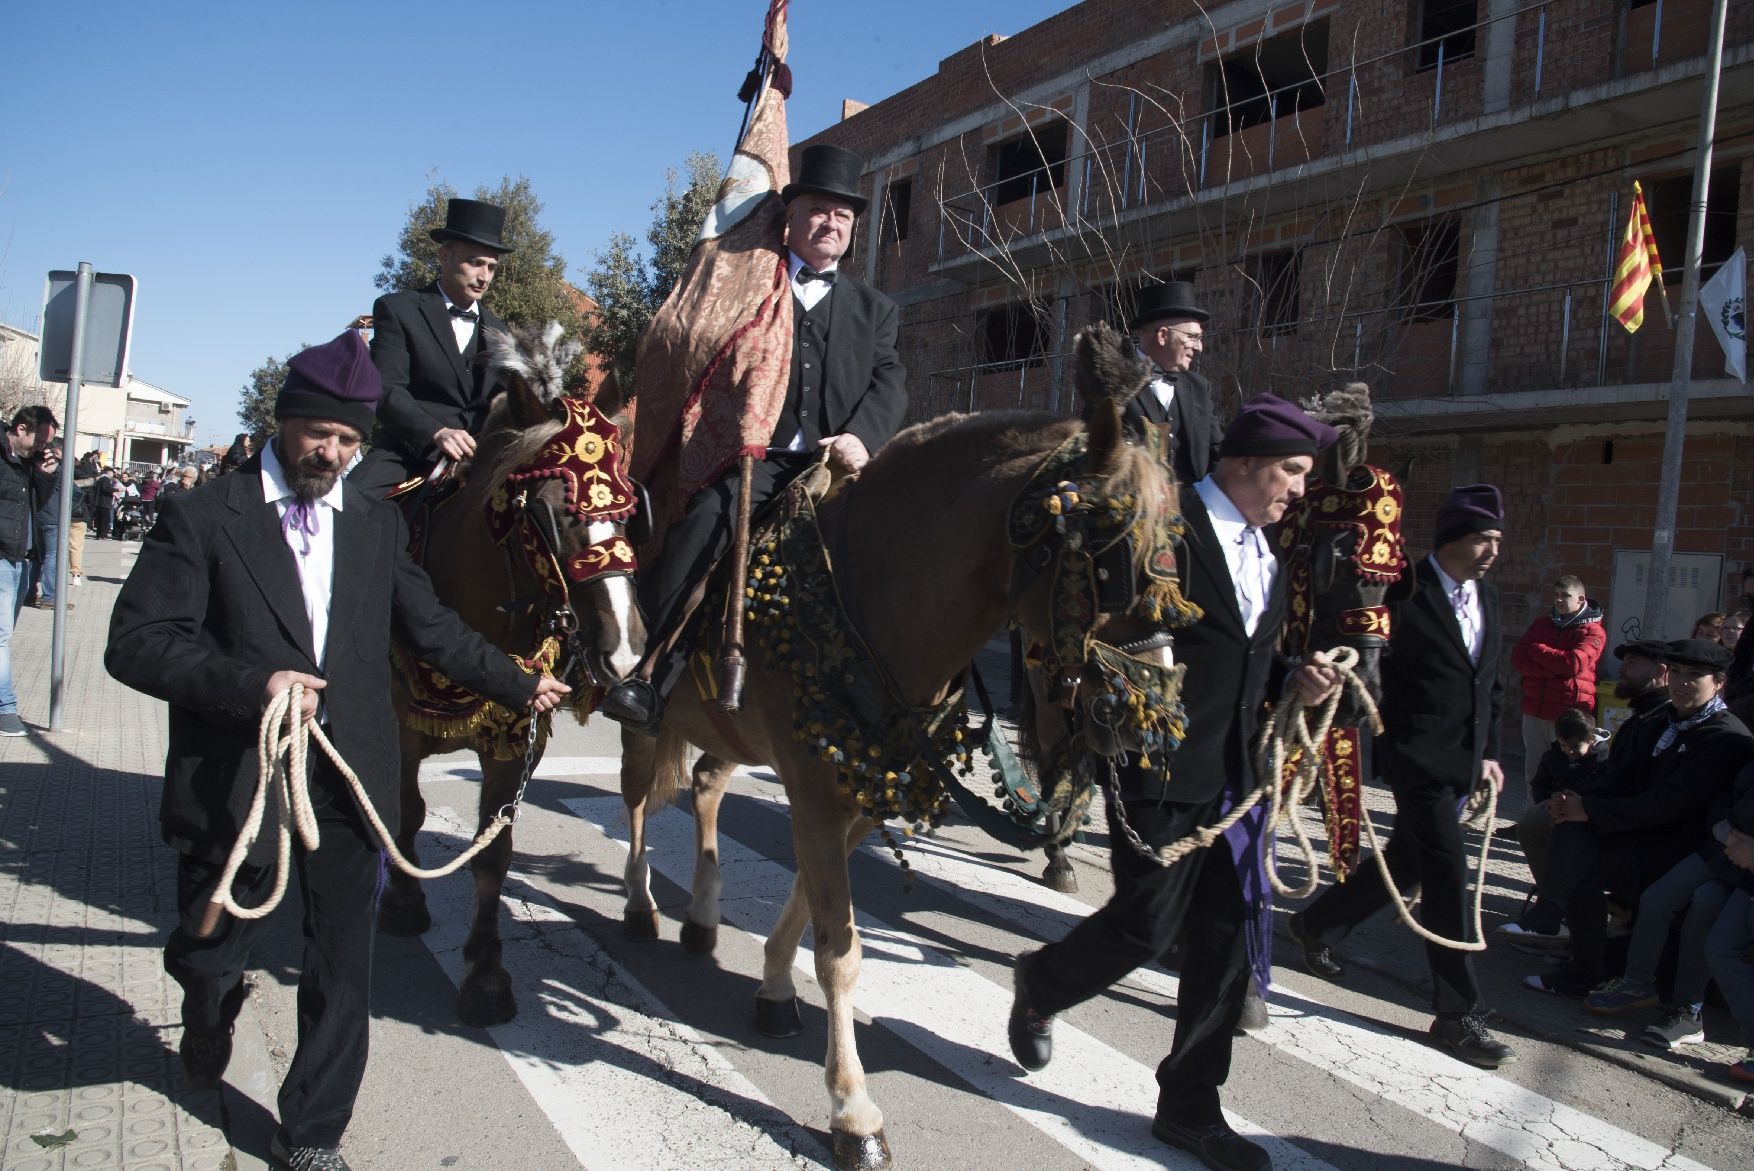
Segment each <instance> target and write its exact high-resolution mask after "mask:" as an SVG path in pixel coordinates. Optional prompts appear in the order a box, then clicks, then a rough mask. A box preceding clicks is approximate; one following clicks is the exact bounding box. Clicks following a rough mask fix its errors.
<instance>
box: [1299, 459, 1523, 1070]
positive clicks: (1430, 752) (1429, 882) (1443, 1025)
mask: <svg viewBox="0 0 1754 1171" xmlns="http://www.w3.org/2000/svg"><path fill="white" fill-rule="evenodd" d="M1503 541H1504V500H1503V498H1502V497H1501V496H1500V495H1499V492H1498V489H1497V488H1495V487H1493V486H1492V485H1491V484H1470V485H1468V486H1466V487H1463V488H1457V489H1455V490H1454V491H1452V492H1451V493H1450V494H1449V498H1448V499H1446V500H1445V501H1444V502H1443V505H1442V506H1441V507H1440V508H1438V510H1437V533H1436V540H1435V541H1434V542H1433V545H1434V546H1435V552H1433V553H1432V554H1431V556H1429V557H1427V558H1426V559H1425V560H1424V561H1421V562H1420V563H1419V566H1418V568H1417V569H1416V570H1415V579H1414V588H1413V595H1412V597H1411V598H1410V599H1408V600H1406V601H1404V602H1402V603H1399V604H1397V605H1395V606H1394V607H1393V609H1392V611H1391V614H1390V618H1391V620H1392V623H1393V626H1392V633H1391V634H1390V635H1389V653H1388V654H1387V655H1385V656H1383V667H1382V695H1383V700H1382V718H1383V725H1384V729H1383V733H1382V735H1380V736H1378V737H1377V738H1376V741H1375V754H1376V764H1377V768H1378V770H1379V771H1380V773H1381V775H1382V777H1383V779H1384V780H1386V781H1387V782H1388V783H1389V789H1390V790H1391V791H1392V792H1393V793H1394V795H1395V828H1394V835H1393V836H1392V837H1391V838H1390V839H1389V844H1388V846H1387V847H1386V848H1385V851H1384V859H1385V861H1387V863H1388V868H1389V873H1390V874H1392V875H1393V876H1394V879H1395V884H1396V885H1397V886H1398V887H1399V888H1400V889H1401V890H1403V891H1405V890H1411V889H1412V888H1413V887H1414V886H1419V887H1421V889H1422V892H1423V893H1422V894H1421V895H1420V902H1419V915H1420V919H1421V920H1422V922H1423V924H1424V926H1425V927H1426V929H1428V930H1430V931H1432V932H1435V933H1436V934H1438V935H1440V936H1442V937H1444V938H1445V939H1456V940H1460V939H1465V938H1466V937H1467V936H1468V934H1469V932H1470V930H1471V927H1470V925H1469V922H1468V915H1467V898H1468V858H1467V850H1466V847H1465V846H1464V844H1463V841H1462V828H1461V822H1460V820H1459V819H1458V817H1457V809H1458V806H1459V804H1460V802H1461V801H1462V800H1463V799H1464V798H1466V797H1467V796H1468V794H1469V793H1470V792H1472V791H1473V789H1474V786H1475V785H1477V784H1488V785H1492V786H1494V787H1495V788H1499V789H1502V788H1503V786H1504V770H1503V769H1502V768H1500V767H1499V764H1498V723H1499V709H1500V705H1501V702H1502V693H1503V685H1502V684H1501V683H1500V682H1499V678H1498V664H1499V659H1500V657H1501V656H1500V646H1499V643H1500V641H1501V635H1500V630H1501V628H1500V626H1499V618H1498V590H1497V587H1495V586H1493V585H1492V584H1491V583H1490V582H1488V581H1486V580H1485V577H1486V572H1487V571H1488V570H1489V569H1491V568H1492V565H1493V563H1494V562H1496V561H1497V560H1498V552H1499V548H1500V547H1501V545H1502V543H1503ZM1388 903H1389V891H1388V888H1387V887H1385V886H1384V885H1383V879H1382V872H1381V870H1380V869H1379V868H1378V867H1377V866H1376V865H1375V864H1374V863H1360V864H1359V869H1358V872H1357V873H1356V874H1354V875H1353V876H1352V877H1351V878H1349V879H1347V880H1346V881H1345V882H1343V883H1340V884H1338V885H1336V886H1331V887H1329V888H1328V889H1327V890H1326V891H1324V892H1323V893H1322V895H1321V897H1320V898H1318V899H1316V901H1315V902H1313V903H1311V904H1310V905H1309V906H1308V907H1305V908H1304V909H1303V911H1302V912H1300V913H1298V914H1294V915H1292V916H1291V921H1290V927H1291V937H1292V938H1293V939H1294V940H1296V941H1297V943H1298V945H1299V946H1300V947H1301V948H1302V950H1303V963H1304V967H1305V968H1306V969H1308V970H1309V972H1310V973H1311V974H1312V975H1315V976H1319V977H1321V978H1322V979H1324V980H1332V981H1334V982H1336V983H1337V982H1339V981H1340V980H1341V979H1343V978H1344V977H1345V974H1346V969H1345V968H1344V967H1342V966H1341V965H1340V963H1339V962H1338V961H1337V960H1335V959H1334V957H1333V953H1332V950H1331V948H1332V945H1333V944H1336V943H1338V942H1340V940H1342V939H1344V938H1345V937H1346V934H1347V933H1348V932H1350V931H1351V930H1352V929H1353V928H1354V927H1356V926H1358V925H1359V924H1360V923H1362V922H1364V921H1365V920H1366V919H1368V918H1370V917H1371V916H1372V915H1374V914H1376V912H1378V911H1380V910H1382V909H1383V908H1384V907H1386V906H1388ZM1425 955H1426V959H1427V962H1428V963H1429V964H1430V965H1431V984H1432V992H1431V995H1432V1002H1433V1008H1434V1010H1435V1011H1436V1014H1437V1020H1436V1021H1435V1022H1433V1024H1432V1026H1431V1029H1430V1037H1431V1042H1432V1044H1433V1045H1435V1046H1436V1047H1437V1048H1440V1049H1443V1050H1446V1051H1447V1052H1449V1053H1450V1054H1451V1055H1453V1056H1455V1057H1457V1058H1459V1059H1461V1060H1462V1061H1466V1062H1468V1063H1469V1064H1470V1065H1475V1066H1479V1067H1480V1068H1482V1069H1497V1068H1498V1067H1499V1066H1501V1065H1506V1064H1508V1063H1510V1062H1512V1061H1515V1060H1516V1053H1515V1051H1514V1050H1512V1049H1511V1047H1510V1046H1509V1045H1506V1044H1505V1043H1504V1042H1502V1041H1500V1040H1498V1039H1497V1038H1496V1037H1494V1036H1493V1035H1492V1034H1491V1033H1490V1032H1489V1031H1488V1030H1487V1028H1486V1004H1485V1001H1484V1000H1483V999H1482V998H1481V996H1480V986H1479V983H1478V981H1477V980H1476V979H1475V977H1474V961H1473V959H1472V957H1471V955H1470V953H1468V952H1465V951H1457V950H1455V949H1453V948H1447V947H1441V946H1439V945H1437V944H1434V943H1427V944H1426V945H1425Z"/></svg>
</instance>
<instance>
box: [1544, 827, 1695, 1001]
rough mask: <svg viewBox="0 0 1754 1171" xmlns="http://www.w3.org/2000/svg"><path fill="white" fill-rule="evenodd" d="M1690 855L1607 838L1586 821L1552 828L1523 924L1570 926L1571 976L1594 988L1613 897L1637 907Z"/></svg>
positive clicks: (1637, 838) (1642, 838)
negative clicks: (1640, 898) (1646, 893)
mask: <svg viewBox="0 0 1754 1171" xmlns="http://www.w3.org/2000/svg"><path fill="white" fill-rule="evenodd" d="M1687 853H1688V851H1686V850H1681V851H1676V850H1674V849H1673V848H1670V847H1669V846H1668V845H1667V843H1665V842H1663V841H1662V840H1660V839H1657V840H1651V839H1650V836H1649V835H1644V834H1635V833H1614V834H1605V833H1602V832H1601V831H1600V830H1598V829H1596V827H1595V826H1593V825H1591V824H1590V823H1589V822H1587V821H1567V822H1561V823H1560V824H1558V825H1556V826H1554V827H1553V837H1552V842H1551V844H1550V846H1549V848H1548V854H1547V866H1546V872H1545V873H1544V874H1543V875H1542V876H1541V882H1540V886H1539V887H1538V888H1537V895H1538V897H1537V898H1536V900H1535V905H1534V907H1532V908H1531V909H1530V911H1529V913H1528V915H1527V916H1525V917H1524V919H1523V925H1524V926H1525V927H1532V928H1535V929H1537V930H1540V931H1553V930H1556V929H1557V928H1558V927H1559V925H1560V923H1565V924H1567V925H1568V926H1569V927H1570V928H1571V962H1570V965H1569V967H1568V970H1567V974H1568V975H1570V976H1571V977H1573V978H1574V979H1576V980H1579V981H1583V982H1587V983H1592V984H1593V983H1595V982H1597V981H1599V980H1601V979H1602V977H1603V976H1605V975H1607V972H1606V970H1605V965H1606V953H1607V950H1608V896H1609V895H1613V896H1614V897H1615V898H1617V899H1620V900H1621V901H1623V902H1626V903H1628V904H1630V905H1633V906H1636V905H1637V903H1638V896H1639V895H1640V894H1641V893H1643V891H1644V888H1645V887H1647V886H1649V885H1650V884H1651V883H1652V882H1654V881H1655V880H1656V879H1658V878H1660V877H1662V876H1663V875H1664V874H1666V873H1667V872H1668V870H1669V867H1671V866H1673V865H1674V864H1675V863H1676V862H1679V861H1680V860H1681V859H1682V858H1683V857H1685V856H1686V854H1687Z"/></svg>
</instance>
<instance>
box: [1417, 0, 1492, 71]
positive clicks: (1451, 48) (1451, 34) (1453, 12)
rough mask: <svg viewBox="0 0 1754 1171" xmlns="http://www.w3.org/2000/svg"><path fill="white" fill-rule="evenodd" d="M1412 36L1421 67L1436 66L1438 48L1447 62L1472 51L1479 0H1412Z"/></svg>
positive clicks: (1478, 15)
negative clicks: (1415, 43)
mask: <svg viewBox="0 0 1754 1171" xmlns="http://www.w3.org/2000/svg"><path fill="white" fill-rule="evenodd" d="M1414 14H1415V16H1416V17H1417V19H1416V20H1415V21H1414V24H1413V32H1414V40H1415V41H1416V42H1417V44H1418V46H1419V47H1418V49H1417V51H1416V52H1417V57H1418V67H1419V68H1420V69H1435V68H1436V67H1437V57H1438V50H1439V49H1441V50H1442V51H1443V59H1444V62H1445V63H1446V64H1447V63H1449V62H1451V61H1454V60H1455V59H1456V58H1457V57H1471V56H1473V55H1474V29H1475V26H1477V25H1478V24H1479V23H1480V0H1415V5H1414Z"/></svg>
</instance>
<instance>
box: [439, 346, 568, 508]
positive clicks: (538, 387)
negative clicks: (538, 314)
mask: <svg viewBox="0 0 1754 1171" xmlns="http://www.w3.org/2000/svg"><path fill="white" fill-rule="evenodd" d="M565 336H566V330H565V329H564V328H563V327H562V326H561V324H560V323H559V322H558V321H550V322H549V323H548V324H547V325H544V326H540V327H538V326H523V325H513V326H510V327H508V328H506V329H503V330H500V329H490V330H488V331H487V332H486V335H485V339H484V340H485V341H486V343H487V384H488V386H489V387H490V388H493V389H495V390H497V391H498V393H497V394H495V395H494V396H493V403H492V405H491V406H490V407H489V408H488V412H487V421H486V422H485V423H484V424H482V428H481V438H480V440H479V441H478V442H477V444H476V448H475V457H474V458H473V459H471V460H470V461H469V462H468V464H466V465H465V466H464V477H465V479H464V484H463V489H462V491H461V492H460V493H459V499H463V500H466V501H467V507H468V508H470V509H473V508H475V507H476V506H479V505H485V504H486V503H487V500H486V497H487V494H488V493H489V492H491V491H493V490H494V489H495V488H497V487H499V486H500V485H501V484H503V483H505V480H506V477H507V476H509V475H511V473H512V472H514V471H516V470H517V469H518V468H519V467H521V466H522V465H523V464H525V463H526V462H528V461H529V460H530V459H531V458H533V457H534V456H535V455H536V453H537V452H538V451H540V450H541V449H542V445H543V444H545V443H547V442H548V440H549V438H550V437H552V436H553V435H554V433H555V432H557V431H559V430H560V429H561V427H563V426H564V425H565V423H566V418H565V414H564V412H560V411H557V410H556V404H558V403H559V402H560V400H561V398H562V397H563V396H564V395H565V394H566V368H567V367H568V366H569V365H571V364H572V361H573V359H574V358H576V357H578V356H579V352H580V350H581V349H582V347H581V346H580V344H579V343H578V342H576V341H564V342H563V341H562V340H561V339H562V338H563V337H565Z"/></svg>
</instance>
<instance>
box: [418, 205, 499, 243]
mask: <svg viewBox="0 0 1754 1171" xmlns="http://www.w3.org/2000/svg"><path fill="white" fill-rule="evenodd" d="M504 232H505V208H503V207H496V206H494V205H493V204H491V203H483V202H481V201H480V200H479V199H453V200H450V201H449V202H447V203H446V204H445V226H444V227H442V228H434V229H432V231H430V232H428V233H427V235H429V236H431V237H432V238H433V239H434V240H437V241H438V242H439V243H440V244H443V243H444V242H445V241H446V240H466V241H468V242H469V243H471V244H479V245H481V246H482V247H483V248H491V249H493V250H494V251H495V252H510V251H511V250H512V247H511V245H510V244H507V243H506V242H505V241H504V240H503V239H501V235H502V234H503V233H504Z"/></svg>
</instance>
